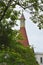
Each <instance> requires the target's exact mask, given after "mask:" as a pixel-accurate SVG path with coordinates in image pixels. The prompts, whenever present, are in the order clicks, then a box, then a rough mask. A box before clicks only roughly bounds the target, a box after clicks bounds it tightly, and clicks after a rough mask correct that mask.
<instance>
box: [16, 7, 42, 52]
mask: <svg viewBox="0 0 43 65" xmlns="http://www.w3.org/2000/svg"><path fill="white" fill-rule="evenodd" d="M17 8H18V7H17ZM18 10H19V8H18ZM24 16H25V18H26V21H25V28H26V32H27V36H28V40H29V44H30V45H32V46H33V47H34V51H35V52H43V29H42V30H39V29H38V27H37V25H36V24H34V23H33V22H32V21H31V20H30V19H29V17H30V15H29V13H28V12H24ZM17 23H18V25H19V26H18V27H16V28H17V29H19V28H20V22H19V21H18V22H17Z"/></svg>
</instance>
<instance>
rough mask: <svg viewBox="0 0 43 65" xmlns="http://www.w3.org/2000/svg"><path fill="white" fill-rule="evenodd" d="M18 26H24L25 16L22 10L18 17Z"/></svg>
mask: <svg viewBox="0 0 43 65" xmlns="http://www.w3.org/2000/svg"><path fill="white" fill-rule="evenodd" d="M20 27H25V17H24V14H23V11H22V15H21V17H20Z"/></svg>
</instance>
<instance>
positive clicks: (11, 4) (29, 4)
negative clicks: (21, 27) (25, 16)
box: [0, 0, 43, 29]
mask: <svg viewBox="0 0 43 65" xmlns="http://www.w3.org/2000/svg"><path fill="white" fill-rule="evenodd" d="M16 5H19V6H20V7H22V8H23V9H24V10H26V9H28V10H30V12H29V13H30V14H31V16H32V17H31V19H32V20H33V22H34V23H38V27H39V29H41V28H43V0H0V25H2V23H4V25H6V24H5V21H6V19H9V18H10V20H9V22H7V21H8V20H7V21H6V23H7V26H9V24H10V27H12V26H13V24H14V23H15V21H16V20H17V19H18V17H17V11H15V10H14V8H15V7H16ZM1 21H2V22H1Z"/></svg>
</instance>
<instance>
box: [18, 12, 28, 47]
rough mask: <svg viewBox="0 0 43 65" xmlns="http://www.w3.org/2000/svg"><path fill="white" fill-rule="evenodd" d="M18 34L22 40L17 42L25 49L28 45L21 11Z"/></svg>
mask: <svg viewBox="0 0 43 65" xmlns="http://www.w3.org/2000/svg"><path fill="white" fill-rule="evenodd" d="M20 33H21V35H22V37H23V40H19V42H20V43H21V44H22V45H24V46H25V47H26V46H28V45H29V42H28V38H27V34H26V29H25V17H24V14H23V11H22V15H21V17H20Z"/></svg>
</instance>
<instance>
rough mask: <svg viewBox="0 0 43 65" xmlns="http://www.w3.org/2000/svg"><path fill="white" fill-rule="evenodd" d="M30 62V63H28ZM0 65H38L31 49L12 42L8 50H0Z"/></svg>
mask: <svg viewBox="0 0 43 65" xmlns="http://www.w3.org/2000/svg"><path fill="white" fill-rule="evenodd" d="M30 61H31V62H30ZM0 64H3V65H4V64H6V65H34V64H35V65H38V64H37V63H36V59H35V57H34V53H33V51H32V49H31V48H29V47H26V48H25V47H24V46H22V45H21V44H20V43H18V42H16V41H13V43H11V44H10V46H9V48H7V49H6V50H5V49H2V50H0Z"/></svg>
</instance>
